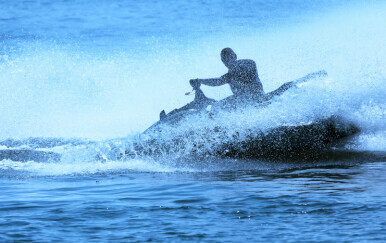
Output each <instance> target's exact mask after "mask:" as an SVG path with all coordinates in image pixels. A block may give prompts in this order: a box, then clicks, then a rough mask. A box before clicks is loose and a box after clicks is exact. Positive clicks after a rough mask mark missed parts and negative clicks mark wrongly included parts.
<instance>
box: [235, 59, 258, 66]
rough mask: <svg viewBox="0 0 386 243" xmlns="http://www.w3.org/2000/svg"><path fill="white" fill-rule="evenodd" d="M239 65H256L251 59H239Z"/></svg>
mask: <svg viewBox="0 0 386 243" xmlns="http://www.w3.org/2000/svg"><path fill="white" fill-rule="evenodd" d="M237 64H238V65H256V63H255V61H253V60H251V59H239V60H237Z"/></svg>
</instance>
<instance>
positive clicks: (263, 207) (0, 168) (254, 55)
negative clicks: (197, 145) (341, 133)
mask: <svg viewBox="0 0 386 243" xmlns="http://www.w3.org/2000/svg"><path fill="white" fill-rule="evenodd" d="M385 16H386V5H385V4H384V3H383V2H382V1H359V0H358V1H345V2H344V3H342V2H341V1H334V0H323V1H318V2H314V1H290V0H287V1H243V2H242V3H241V2H238V1H230V0H229V1H211V2H210V3H206V2H201V1H197V2H193V3H191V2H188V1H186V2H185V1H168V2H162V1H154V0H152V1H151V0H147V1H140V2H124V1H97V2H95V3H94V2H93V3H91V2H88V1H43V0H41V1H12V2H11V1H2V2H0V43H1V44H0V97H1V98H0V114H1V123H0V187H1V193H0V241H5V242H8V241H21V240H32V241H53V240H56V239H57V240H61V241H62V240H65V241H74V240H81V241H90V240H92V241H110V240H120V241H145V240H155V241H240V240H244V239H247V240H253V241H293V242H295V241H296V242H298V241H370V240H371V241H384V239H385V238H386V234H385V233H384V232H386V220H385V219H384V218H386V217H385V216H386V204H385V201H386V200H385V199H386V193H385V192H384V187H385V182H386V181H385V176H384V174H385V172H386V164H385V162H386V160H385V159H386V152H385V150H386V143H385V141H386V132H385V131H386V123H385V104H386V102H385V98H384V97H385V94H386V88H385V87H386V85H385V80H386V70H385V67H386V65H385V64H386V63H385V60H386V58H385V57H386V56H385V52H384V51H382V50H384V47H385V46H386V42H385V40H386V31H385V30H386V26H385V25H386V19H385ZM226 46H230V47H232V48H233V49H234V50H235V51H236V53H237V54H238V56H239V57H240V58H250V59H253V60H255V61H256V63H257V67H258V70H259V76H260V78H261V80H262V83H263V86H264V89H265V91H267V92H268V91H271V90H273V89H275V88H277V87H278V86H280V85H281V84H282V83H283V82H285V81H289V80H293V79H296V78H298V77H301V76H303V75H305V74H307V73H310V72H313V71H317V70H320V69H324V70H326V71H327V72H328V78H326V79H320V80H314V81H313V82H311V83H309V84H307V85H305V86H304V87H302V88H301V89H298V90H293V91H289V93H288V94H286V95H283V97H281V98H280V99H279V100H278V101H277V102H274V103H272V104H271V105H270V106H268V107H266V108H264V109H260V110H256V109H252V110H248V109H247V110H243V111H242V112H241V113H240V112H234V113H231V114H226V116H219V117H218V118H217V119H215V120H205V119H204V120H203V119H201V118H197V120H195V121H194V122H191V121H188V123H189V128H190V129H196V128H198V127H200V128H202V127H208V128H210V127H212V126H215V125H216V124H217V123H219V122H220V123H221V124H223V125H224V126H225V127H227V128H228V130H229V131H230V132H231V133H232V132H234V131H238V132H240V134H242V133H246V132H247V131H249V130H248V129H254V130H259V131H260V130H261V131H266V130H269V129H275V128H277V127H280V126H282V125H285V124H299V123H307V122H314V121H317V120H320V119H324V118H327V117H329V116H331V115H337V114H338V115H339V116H341V117H343V118H344V119H345V120H347V121H349V122H350V123H352V124H354V125H355V126H357V127H358V128H359V129H360V130H361V132H360V133H359V134H357V135H355V136H354V137H351V138H349V139H348V140H345V141H344V142H342V143H341V144H339V146H338V147H336V148H335V149H334V150H332V151H331V153H332V155H331V154H330V155H325V156H321V157H319V158H318V159H316V160H315V159H312V160H302V161H300V162H299V161H291V162H286V161H281V160H277V161H266V160H265V159H264V158H262V159H259V160H240V159H239V160H234V159H218V158H207V159H194V158H193V159H192V158H189V157H188V158H186V157H184V156H182V155H185V152H186V151H184V150H182V149H181V151H177V152H176V153H175V154H174V155H173V156H172V157H170V156H164V157H162V156H161V157H157V158H148V157H147V158H143V157H137V158H123V159H122V158H118V157H119V156H118V155H119V154H120V153H122V152H124V151H125V150H126V149H127V148H129V147H130V146H131V145H132V143H133V141H136V139H138V136H139V134H140V133H141V132H142V131H143V130H145V129H146V128H147V127H149V126H150V125H151V124H152V123H154V122H155V121H156V120H158V115H159V112H160V111H161V110H163V109H165V110H166V111H167V112H169V111H171V110H172V109H174V108H176V107H180V106H182V105H184V104H186V103H187V102H190V101H191V99H192V97H191V96H184V95H183V94H184V93H185V92H187V91H189V90H190V89H191V88H190V86H189V84H188V80H189V79H191V78H196V77H199V78H205V77H216V76H220V75H222V74H224V73H225V72H226V69H225V67H224V66H223V65H222V63H221V61H220V58H219V52H220V51H221V49H222V48H223V47H226ZM203 90H204V92H205V93H206V94H207V95H208V96H209V97H213V98H216V99H220V98H223V97H226V96H227V95H229V94H230V91H229V88H227V87H218V88H207V87H203ZM183 132H186V131H185V130H179V129H177V130H173V131H172V132H171V133H169V134H168V133H167V134H164V135H163V136H164V137H163V139H165V140H167V139H170V138H171V137H173V136H175V135H178V134H181V133H183ZM205 135H207V136H208V137H210V134H205ZM199 138H200V137H198V138H197V137H195V138H194V139H199ZM191 139H193V138H191ZM194 139H193V140H194ZM213 141H214V142H213ZM213 141H212V143H216V140H215V139H214V140H213ZM212 145H213V144H210V143H209V142H206V143H205V146H208V147H211V146H212ZM176 157H177V158H179V159H176Z"/></svg>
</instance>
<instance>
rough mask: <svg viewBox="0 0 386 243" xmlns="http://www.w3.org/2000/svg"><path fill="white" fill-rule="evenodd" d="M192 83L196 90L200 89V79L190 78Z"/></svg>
mask: <svg viewBox="0 0 386 243" xmlns="http://www.w3.org/2000/svg"><path fill="white" fill-rule="evenodd" d="M189 83H190V85H191V86H192V87H193V89H194V90H198V89H200V86H201V83H200V81H198V79H191V80H189Z"/></svg>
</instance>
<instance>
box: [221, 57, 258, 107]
mask: <svg viewBox="0 0 386 243" xmlns="http://www.w3.org/2000/svg"><path fill="white" fill-rule="evenodd" d="M225 76H226V78H227V79H228V80H229V85H230V88H231V90H232V92H233V94H234V95H235V96H246V97H250V98H253V99H255V98H261V97H263V96H264V90H263V86H262V84H261V82H260V79H259V76H258V73H257V68H256V63H255V62H254V61H253V60H249V59H241V60H237V61H236V64H235V65H233V66H232V67H231V68H229V71H228V73H227V74H226V75H225Z"/></svg>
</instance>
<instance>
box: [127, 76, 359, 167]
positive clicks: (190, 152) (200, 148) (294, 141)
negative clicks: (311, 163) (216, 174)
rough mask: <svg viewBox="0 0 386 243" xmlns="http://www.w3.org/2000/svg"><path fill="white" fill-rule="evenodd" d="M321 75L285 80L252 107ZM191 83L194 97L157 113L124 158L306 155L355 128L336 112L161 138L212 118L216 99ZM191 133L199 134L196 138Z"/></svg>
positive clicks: (218, 127)
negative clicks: (264, 126) (267, 126)
mask: <svg viewBox="0 0 386 243" xmlns="http://www.w3.org/2000/svg"><path fill="white" fill-rule="evenodd" d="M326 76H327V73H326V72H325V71H324V70H322V71H318V72H314V73H310V74H308V75H306V76H304V77H302V78H299V79H297V80H294V81H291V82H287V83H285V84H283V85H282V86H280V87H279V88H278V89H276V90H274V91H272V92H270V93H267V94H266V95H265V97H263V98H262V99H261V100H260V101H259V102H256V104H254V106H256V107H266V106H267V105H269V104H270V103H271V102H272V101H273V100H274V98H275V97H278V96H280V95H282V94H283V93H285V92H286V91H287V90H289V89H291V88H294V87H300V86H301V85H302V84H303V83H305V82H307V81H309V80H312V79H315V78H323V77H326ZM191 85H192V87H193V90H194V92H195V97H194V100H193V101H192V102H190V103H188V104H187V105H185V106H183V107H181V108H178V109H174V110H172V111H171V112H169V113H166V112H165V111H164V110H163V111H161V113H160V120H159V121H157V122H156V123H154V124H153V125H152V126H150V127H149V128H148V129H146V130H145V131H144V132H143V133H142V134H141V138H140V140H139V141H138V142H136V143H134V144H133V145H132V147H131V148H129V149H127V150H126V152H125V155H126V156H151V157H154V156H164V155H175V156H181V155H183V156H194V157H197V156H198V157H202V156H204V157H208V156H213V157H221V158H224V157H227V158H244V159H245V158H246V159H262V158H263V159H273V160H277V159H288V158H298V157H307V158H311V157H314V156H317V155H318V154H319V153H321V152H325V151H326V150H327V149H329V148H331V147H333V146H335V145H336V144H337V143H338V142H340V141H342V139H345V138H347V137H349V136H351V135H353V134H355V133H357V132H359V129H358V128H357V127H356V126H355V125H354V124H351V123H349V122H347V121H345V120H344V119H342V118H340V117H338V116H331V117H329V118H325V119H321V120H319V121H316V122H312V123H301V124H298V125H283V126H280V127H275V128H272V129H271V130H269V131H252V130H251V131H247V133H246V132H245V131H244V132H243V134H241V133H239V132H237V131H235V132H234V133H233V134H231V135H229V133H227V131H226V129H225V128H224V127H222V126H221V124H218V126H215V127H214V128H213V127H212V129H211V130H208V128H202V129H201V130H198V129H193V130H190V131H189V130H187V132H186V133H182V134H178V135H176V136H174V137H173V136H165V134H169V135H170V134H173V129H179V128H181V126H186V124H189V122H188V123H187V122H186V121H189V120H190V119H195V115H202V116H206V117H208V119H213V116H216V113H213V112H212V111H211V108H212V106H215V105H216V104H218V102H221V101H216V100H214V99H211V98H208V97H206V96H205V94H204V93H203V91H202V90H201V89H200V86H199V85H195V84H192V83H191ZM193 122H194V121H191V123H193ZM197 134H201V135H200V136H199V138H197ZM208 134H210V136H209V135H208ZM214 137H215V138H214ZM222 138H223V139H222ZM208 144H209V146H208Z"/></svg>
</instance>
